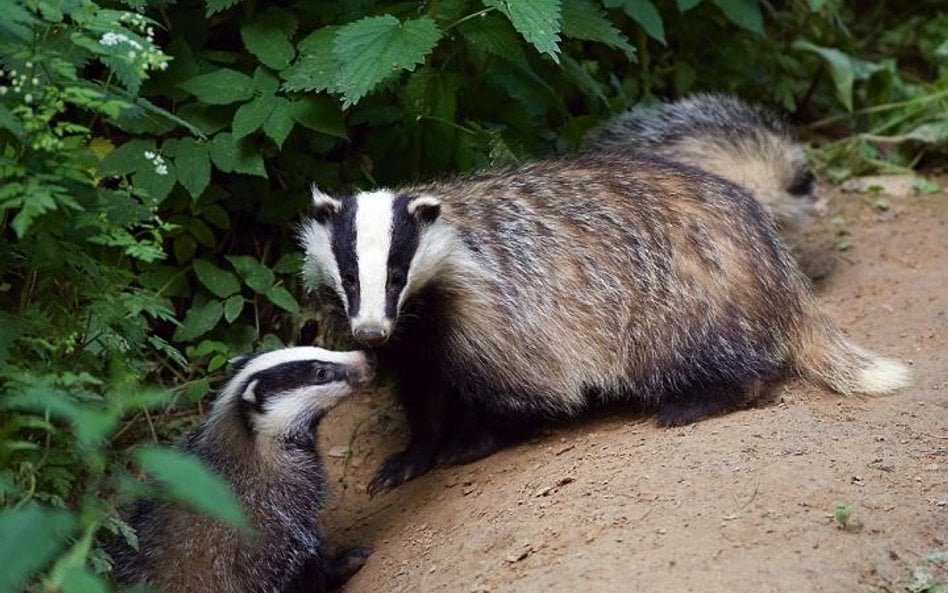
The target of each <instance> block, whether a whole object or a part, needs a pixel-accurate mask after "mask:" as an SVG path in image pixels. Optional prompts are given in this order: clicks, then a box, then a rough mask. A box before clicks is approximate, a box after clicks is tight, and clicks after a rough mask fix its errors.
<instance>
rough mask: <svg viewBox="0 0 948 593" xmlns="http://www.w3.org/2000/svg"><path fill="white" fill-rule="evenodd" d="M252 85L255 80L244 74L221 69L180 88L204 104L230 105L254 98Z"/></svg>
mask: <svg viewBox="0 0 948 593" xmlns="http://www.w3.org/2000/svg"><path fill="white" fill-rule="evenodd" d="M252 83H253V80H251V78H250V77H249V76H247V75H246V74H244V73H242V72H237V71H236V70H231V69H230V68H219V69H217V70H214V71H212V72H208V73H207V74H199V75H198V76H195V77H194V78H191V79H190V80H186V81H185V82H182V83H181V84H179V85H178V87H179V88H182V89H184V90H186V91H188V92H189V93H191V94H192V95H195V96H196V97H197V98H198V99H200V100H201V102H202V103H209V104H211V105H228V104H230V103H236V102H237V101H246V100H247V99H249V98H250V97H252V96H253V86H252Z"/></svg>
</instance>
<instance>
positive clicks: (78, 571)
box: [59, 567, 109, 593]
mask: <svg viewBox="0 0 948 593" xmlns="http://www.w3.org/2000/svg"><path fill="white" fill-rule="evenodd" d="M59 591H61V592H62V593H109V587H108V585H107V584H106V583H105V581H104V580H102V577H100V576H99V575H97V574H95V573H94V572H92V571H91V570H89V569H88V568H85V567H77V568H73V569H72V570H70V571H69V572H67V573H66V575H65V577H64V578H63V581H62V584H61V585H60V587H59Z"/></svg>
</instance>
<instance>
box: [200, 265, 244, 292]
mask: <svg viewBox="0 0 948 593" xmlns="http://www.w3.org/2000/svg"><path fill="white" fill-rule="evenodd" d="M192 265H193V266H194V273H195V275H197V277H198V280H200V281H201V284H203V285H204V287H205V288H207V289H208V290H210V291H211V292H212V293H213V294H214V296H216V297H220V298H222V299H223V298H227V297H229V296H230V295H232V294H234V293H237V292H240V280H238V279H237V276H235V275H234V273H233V272H228V271H227V270H222V269H221V268H219V267H217V266H215V265H214V264H212V263H211V262H209V261H207V260H206V259H196V260H194V263H193V264H192Z"/></svg>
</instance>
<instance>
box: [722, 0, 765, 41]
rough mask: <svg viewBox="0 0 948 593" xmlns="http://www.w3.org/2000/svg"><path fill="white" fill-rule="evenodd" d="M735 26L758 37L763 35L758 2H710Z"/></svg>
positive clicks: (741, 0)
mask: <svg viewBox="0 0 948 593" xmlns="http://www.w3.org/2000/svg"><path fill="white" fill-rule="evenodd" d="M711 1H712V2H713V3H714V5H715V6H717V7H718V8H720V9H721V12H723V13H724V16H726V17H727V19H728V20H729V21H731V22H732V23H734V24H735V25H737V26H739V27H741V28H744V29H747V30H748V31H750V32H752V33H757V34H758V35H763V34H764V17H763V15H762V14H761V13H760V2H759V0H711Z"/></svg>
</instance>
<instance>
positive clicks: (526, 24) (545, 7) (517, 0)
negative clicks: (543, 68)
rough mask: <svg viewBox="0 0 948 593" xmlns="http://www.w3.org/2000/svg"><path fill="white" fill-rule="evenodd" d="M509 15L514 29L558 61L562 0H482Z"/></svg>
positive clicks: (542, 51)
mask: <svg viewBox="0 0 948 593" xmlns="http://www.w3.org/2000/svg"><path fill="white" fill-rule="evenodd" d="M483 1H484V4H485V5H487V6H493V7H494V8H497V9H498V10H500V11H501V12H503V13H504V14H505V15H507V18H509V19H510V23H511V24H512V25H513V26H514V29H516V30H517V31H519V32H520V34H521V35H523V38H524V39H526V40H527V41H529V42H530V44H532V45H533V47H535V48H536V49H537V51H538V52H540V53H541V54H547V55H549V56H550V57H551V58H553V61H557V60H558V58H557V54H559V51H560V50H559V42H560V23H561V14H560V0H483Z"/></svg>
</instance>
